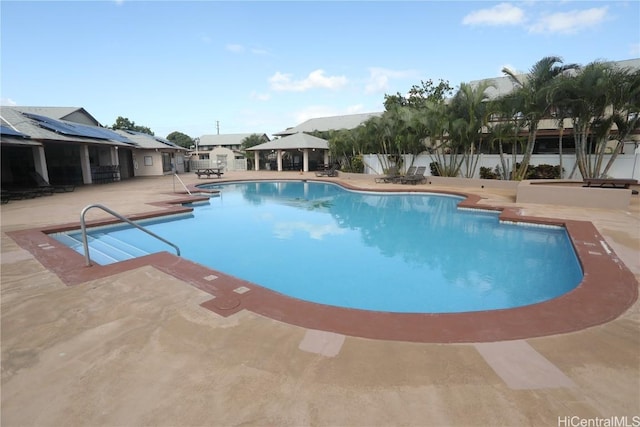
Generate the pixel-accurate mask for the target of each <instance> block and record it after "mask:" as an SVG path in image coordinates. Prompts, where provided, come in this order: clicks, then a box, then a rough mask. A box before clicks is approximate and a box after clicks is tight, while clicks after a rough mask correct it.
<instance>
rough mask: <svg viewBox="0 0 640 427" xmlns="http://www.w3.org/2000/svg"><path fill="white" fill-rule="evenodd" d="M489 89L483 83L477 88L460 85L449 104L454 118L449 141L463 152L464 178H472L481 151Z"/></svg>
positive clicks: (486, 120)
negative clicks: (455, 142)
mask: <svg viewBox="0 0 640 427" xmlns="http://www.w3.org/2000/svg"><path fill="white" fill-rule="evenodd" d="M489 87H491V85H489V83H487V82H483V83H481V84H479V85H478V86H475V87H474V86H471V85H469V84H467V83H462V84H461V85H460V89H459V90H458V92H457V93H456V94H455V96H454V97H453V99H452V100H451V104H450V111H451V114H452V116H453V117H454V119H453V122H452V128H451V135H450V137H451V139H452V140H457V141H458V146H459V147H460V149H461V150H462V152H463V157H464V163H465V165H466V168H465V177H467V178H471V177H473V176H474V174H475V171H476V167H477V165H478V160H479V159H480V151H481V149H482V141H483V140H482V130H483V128H484V127H485V126H486V125H487V122H488V119H489V115H490V110H489V108H488V107H489V104H488V103H487V100H488V99H489V96H488V95H487V93H486V90H487V89H488V88H489Z"/></svg>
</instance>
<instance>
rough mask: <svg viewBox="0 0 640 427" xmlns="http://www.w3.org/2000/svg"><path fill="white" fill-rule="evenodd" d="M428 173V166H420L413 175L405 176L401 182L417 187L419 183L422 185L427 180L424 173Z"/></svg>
mask: <svg viewBox="0 0 640 427" xmlns="http://www.w3.org/2000/svg"><path fill="white" fill-rule="evenodd" d="M426 171H427V168H426V166H419V167H418V168H417V169H416V171H415V173H414V174H413V175H411V176H405V177H404V178H402V179H401V180H400V182H401V183H402V184H413V185H416V184H417V183H419V182H420V183H422V182H424V181H425V179H426V178H425V176H424V173H425V172H426Z"/></svg>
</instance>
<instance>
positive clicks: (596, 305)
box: [6, 179, 638, 343]
mask: <svg viewBox="0 0 640 427" xmlns="http://www.w3.org/2000/svg"><path fill="white" fill-rule="evenodd" d="M246 181H256V180H246ZM278 181H282V180H278ZM295 181H299V180H295ZM308 181H325V182H327V181H328V182H332V183H334V184H338V185H341V186H343V187H345V188H347V189H351V190H356V191H368V192H394V193H398V192H417V193H436V194H447V195H458V196H462V197H465V199H464V200H463V201H462V202H460V204H459V205H458V206H459V207H462V208H468V209H480V210H485V211H486V210H494V211H500V212H501V213H500V220H502V221H510V222H527V223H534V224H541V225H554V226H562V227H565V228H566V230H567V232H568V235H569V237H570V239H571V242H572V244H573V247H574V248H575V250H576V253H577V256H578V259H579V261H580V264H581V266H582V269H583V272H584V279H583V281H582V282H581V283H580V284H579V285H578V286H577V287H576V288H575V289H574V290H572V291H571V292H568V293H567V294H565V295H562V296H560V297H558V298H555V299H552V300H549V301H545V302H541V303H537V304H532V305H528V306H524V307H517V308H511V309H503V310H491V311H476V312H467V313H437V314H433V313H389V312H378V311H367V310H358V309H350V308H341V307H334V306H328V305H323V304H316V303H312V302H307V301H303V300H299V299H296V298H291V297H288V296H286V295H283V294H279V293H277V292H274V291H271V290H269V289H267V288H264V287H262V286H259V285H257V284H254V283H251V282H248V281H245V280H241V279H238V278H236V277H233V276H230V275H227V274H225V273H223V272H220V271H216V270H212V269H210V268H208V267H204V266H202V265H200V264H197V263H194V262H192V261H189V260H186V259H184V258H181V257H179V256H176V255H173V254H170V253H168V252H160V253H156V254H152V255H148V256H144V257H140V258H136V259H132V260H128V261H122V262H119V263H116V264H111V265H106V266H100V265H94V266H91V267H88V266H86V265H85V258H84V256H82V255H80V254H78V253H77V252H75V251H74V250H72V249H71V248H69V247H67V246H65V245H63V244H62V243H59V242H58V241H57V240H55V239H53V238H52V237H49V234H52V233H57V232H65V231H70V230H77V229H79V228H80V224H79V223H68V224H60V225H55V226H50V227H44V228H37V229H29V230H20V231H12V232H8V233H6V234H7V235H8V236H9V237H11V238H12V239H13V240H14V241H15V242H16V243H17V244H18V245H19V246H20V247H22V248H23V249H25V250H27V251H29V252H30V253H31V254H33V256H34V257H35V258H36V259H37V260H38V261H39V262H40V263H42V265H44V266H45V267H46V268H47V269H49V270H50V271H52V272H54V273H55V274H56V275H57V276H58V277H59V278H60V280H62V281H63V282H64V283H65V284H67V285H69V286H72V285H77V284H80V283H85V282H87V281H90V280H95V279H99V278H104V277H109V276H112V275H114V274H118V273H122V272H125V271H129V270H132V269H135V268H139V267H142V266H153V267H155V268H157V269H158V270H160V271H163V272H165V273H167V274H170V275H172V276H174V277H176V278H177V279H180V280H182V281H185V282H187V283H189V284H191V285H192V286H195V287H196V288H198V289H201V290H202V291H205V292H207V293H209V294H211V295H212V297H213V298H212V299H211V300H208V301H206V302H204V303H203V304H201V305H202V306H203V307H205V308H207V309H209V310H211V311H213V312H215V313H217V314H219V315H222V316H225V317H226V316H230V315H232V314H234V313H237V312H238V311H240V310H249V311H251V312H253V313H256V314H259V315H261V316H265V317H268V318H271V319H274V320H277V321H281V322H285V323H289V324H293V325H297V326H301V327H304V328H309V329H317V330H323V331H329V332H335V333H339V334H344V335H350V336H355V337H363V338H370V339H380V340H394V341H409V342H423V343H469V342H492V341H504V340H514V339H524V338H533V337H540V336H547V335H555V334H561V333H568V332H574V331H578V330H582V329H585V328H588V327H591V326H596V325H601V324H604V323H607V322H609V321H611V320H613V319H615V318H617V317H618V316H620V315H621V314H622V313H624V312H625V311H626V310H627V309H628V308H629V307H631V305H633V303H634V302H635V301H636V300H637V298H638V281H637V280H636V278H635V276H634V275H633V273H631V271H630V270H629V269H628V268H627V267H626V266H625V265H624V263H623V262H622V261H621V260H620V259H619V258H618V257H617V255H616V254H615V252H614V251H613V250H612V249H611V248H610V247H609V246H608V245H607V244H606V242H605V239H604V238H603V237H602V235H601V234H600V233H599V232H598V231H597V229H596V228H595V226H594V225H593V224H592V223H591V222H588V221H574V220H563V219H554V218H544V217H530V216H521V215H519V210H518V209H514V208H502V207H487V206H483V205H480V204H479V203H478V202H479V201H480V200H482V198H481V197H480V196H477V195H474V194H467V193H463V192H451V191H439V190H431V189H429V190H423V189H420V188H415V187H414V188H407V189H406V190H405V189H402V190H401V189H397V188H395V189H391V188H382V189H375V190H373V189H365V188H358V187H355V186H352V185H349V184H345V183H339V182H336V181H329V180H322V179H317V180H316V179H313V180H308ZM219 182H224V181H216V183H219ZM226 182H231V181H226ZM233 182H240V181H238V180H234V181H233ZM190 191H192V192H194V193H202V192H203V191H202V190H201V189H199V188H197V187H195V186H193V185H192V186H190ZM202 200H207V197H206V196H205V197H203V196H198V195H194V196H186V195H185V196H184V197H180V198H176V199H173V200H169V201H164V202H157V203H151V205H154V206H158V207H163V208H164V210H162V211H154V212H145V213H141V214H136V215H131V216H128V217H127V218H129V219H131V220H140V219H146V218H153V217H159V216H165V215H171V214H178V213H188V212H190V211H192V209H191V208H189V207H185V206H183V205H184V204H185V203H192V202H195V201H202ZM117 222H118V221H117V220H115V219H114V220H100V221H91V222H87V226H89V227H93V226H98V225H109V224H114V223H117ZM505 262H508V260H505Z"/></svg>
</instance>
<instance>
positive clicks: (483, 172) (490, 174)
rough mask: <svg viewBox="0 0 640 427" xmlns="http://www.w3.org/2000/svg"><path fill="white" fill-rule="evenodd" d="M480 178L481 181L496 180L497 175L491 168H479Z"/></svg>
mask: <svg viewBox="0 0 640 427" xmlns="http://www.w3.org/2000/svg"><path fill="white" fill-rule="evenodd" d="M480 178H482V179H498V174H497V173H496V172H494V171H492V170H491V168H486V167H484V166H480Z"/></svg>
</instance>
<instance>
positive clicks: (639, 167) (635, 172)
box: [363, 154, 640, 180]
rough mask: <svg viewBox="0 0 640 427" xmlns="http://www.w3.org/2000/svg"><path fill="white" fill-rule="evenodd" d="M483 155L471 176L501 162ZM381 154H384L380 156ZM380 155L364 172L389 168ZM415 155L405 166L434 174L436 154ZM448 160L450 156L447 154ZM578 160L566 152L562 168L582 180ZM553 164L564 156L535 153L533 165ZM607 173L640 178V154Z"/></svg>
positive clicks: (369, 158)
mask: <svg viewBox="0 0 640 427" xmlns="http://www.w3.org/2000/svg"><path fill="white" fill-rule="evenodd" d="M479 156H480V158H479V159H478V165H477V166H476V170H475V174H474V175H473V176H472V177H471V178H479V177H480V168H481V167H486V168H489V169H491V170H494V169H495V167H496V166H498V165H500V155H498V154H480V155H479ZM380 157H381V156H380ZM380 157H379V156H378V155H376V154H366V155H364V156H363V161H364V164H365V170H364V173H366V174H374V175H375V174H384V169H385V168H387V167H388V165H382V164H381V163H380ZM412 157H413V156H412V155H410V154H406V155H404V156H403V164H405V165H413V166H426V167H427V171H426V173H425V175H431V171H430V168H429V165H430V164H431V163H432V162H434V161H435V157H432V156H430V155H428V154H421V155H418V156H415V158H413V162H412ZM610 157H611V156H609V155H605V156H604V162H603V165H605V164H606V162H608V161H609V158H610ZM445 158H446V159H447V160H448V156H445ZM505 159H506V161H507V167H508V168H512V167H513V165H512V163H513V157H512V156H511V155H506V156H505ZM516 161H517V162H520V161H522V155H518V156H517V157H516ZM575 163H576V158H575V154H565V155H564V156H562V167H563V168H564V171H565V175H564V176H565V178H572V179H578V180H581V179H582V176H581V175H580V171H579V170H578V169H576V171H575V174H574V176H573V177H570V176H569V174H570V173H571V171H572V170H573V167H574V165H575ZM544 164H546V165H552V166H556V165H559V164H560V156H559V155H558V154H534V155H532V156H531V166H537V165H544ZM465 166H466V165H465V164H463V165H462V168H461V171H464V170H465ZM607 175H608V176H609V177H611V178H631V179H640V154H620V155H618V157H617V158H616V160H615V162H614V163H613V165H612V166H611V169H609V172H608V173H607Z"/></svg>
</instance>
